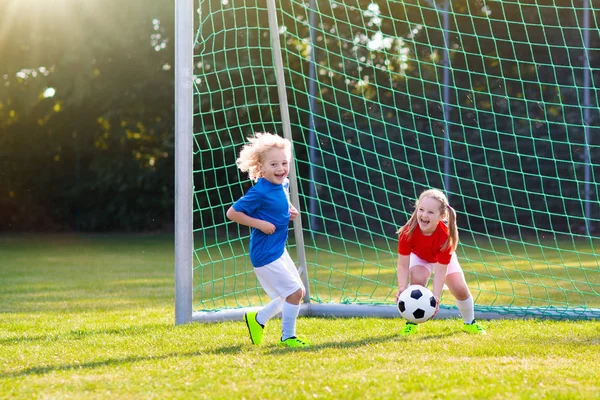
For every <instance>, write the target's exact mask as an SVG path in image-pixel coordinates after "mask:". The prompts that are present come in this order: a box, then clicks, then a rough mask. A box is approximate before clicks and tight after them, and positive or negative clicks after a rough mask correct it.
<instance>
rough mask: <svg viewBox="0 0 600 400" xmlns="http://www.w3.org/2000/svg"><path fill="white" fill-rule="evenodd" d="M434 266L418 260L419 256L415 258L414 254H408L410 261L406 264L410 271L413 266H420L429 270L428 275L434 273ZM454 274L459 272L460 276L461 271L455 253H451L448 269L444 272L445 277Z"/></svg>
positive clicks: (420, 259)
mask: <svg viewBox="0 0 600 400" xmlns="http://www.w3.org/2000/svg"><path fill="white" fill-rule="evenodd" d="M434 264H436V263H430V262H429V261H425V260H423V259H422V258H420V257H419V256H417V255H416V254H415V253H410V261H409V263H408V269H411V268H412V267H414V266H415V265H422V266H424V267H425V268H427V269H428V270H429V273H430V274H431V273H432V272H434V271H433V267H434ZM455 272H460V273H461V274H462V273H463V270H462V268H461V267H460V264H459V263H458V257H456V253H453V254H452V257H451V258H450V263H449V264H448V269H447V270H446V276H448V275H450V274H453V273H455Z"/></svg>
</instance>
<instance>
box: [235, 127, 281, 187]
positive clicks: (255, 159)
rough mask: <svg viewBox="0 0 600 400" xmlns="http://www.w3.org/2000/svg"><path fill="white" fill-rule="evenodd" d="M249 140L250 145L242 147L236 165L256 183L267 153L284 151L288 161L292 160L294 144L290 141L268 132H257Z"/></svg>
mask: <svg viewBox="0 0 600 400" xmlns="http://www.w3.org/2000/svg"><path fill="white" fill-rule="evenodd" d="M247 139H248V143H246V144H245V145H244V147H242V150H241V151H240V156H239V157H238V159H237V160H236V162H235V163H236V164H237V166H238V168H239V169H240V171H242V172H248V177H249V178H250V179H251V180H252V181H254V182H256V181H257V180H258V178H260V177H261V172H260V164H261V162H262V161H263V155H264V153H265V152H266V151H268V150H271V149H283V150H285V151H286V153H287V157H288V160H290V161H291V159H292V143H291V142H290V141H289V140H288V139H284V138H282V137H281V136H279V135H275V134H272V133H268V132H257V133H255V134H254V137H249V138H247Z"/></svg>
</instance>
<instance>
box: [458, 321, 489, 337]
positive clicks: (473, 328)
mask: <svg viewBox="0 0 600 400" xmlns="http://www.w3.org/2000/svg"><path fill="white" fill-rule="evenodd" d="M463 331H465V332H467V333H470V334H473V335H485V329H483V326H481V324H480V323H479V322H477V321H475V320H473V322H471V323H470V324H464V325H463Z"/></svg>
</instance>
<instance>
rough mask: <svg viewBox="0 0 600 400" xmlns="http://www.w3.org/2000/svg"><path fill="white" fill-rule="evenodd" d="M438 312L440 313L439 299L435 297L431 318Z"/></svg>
mask: <svg viewBox="0 0 600 400" xmlns="http://www.w3.org/2000/svg"><path fill="white" fill-rule="evenodd" d="M438 311H440V298H439V297H436V298H435V311H434V312H433V315H432V316H431V318H434V317H435V316H436V315H437V313H438Z"/></svg>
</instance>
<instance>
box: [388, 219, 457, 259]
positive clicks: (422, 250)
mask: <svg viewBox="0 0 600 400" xmlns="http://www.w3.org/2000/svg"><path fill="white" fill-rule="evenodd" d="M449 236H450V234H449V231H448V227H447V226H446V224H445V223H443V222H442V221H440V222H439V223H438V226H437V227H436V228H435V231H433V233H432V234H431V235H430V236H425V235H423V233H422V232H421V228H419V226H417V227H416V228H415V230H414V231H413V233H412V236H411V237H410V238H409V237H408V234H407V233H405V232H403V233H402V235H400V237H399V238H398V254H400V255H402V256H408V255H410V253H415V254H416V255H417V256H418V257H419V258H422V259H423V260H425V261H427V262H430V263H435V262H439V263H440V264H449V263H450V258H451V257H452V248H450V247H449V248H448V249H446V250H444V251H442V246H443V245H444V243H446V240H448V237H449Z"/></svg>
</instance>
